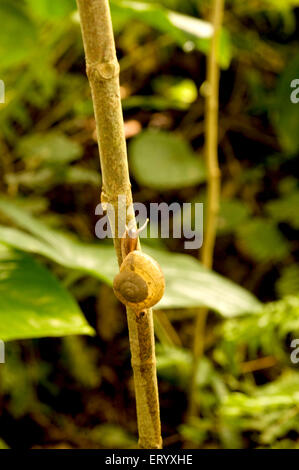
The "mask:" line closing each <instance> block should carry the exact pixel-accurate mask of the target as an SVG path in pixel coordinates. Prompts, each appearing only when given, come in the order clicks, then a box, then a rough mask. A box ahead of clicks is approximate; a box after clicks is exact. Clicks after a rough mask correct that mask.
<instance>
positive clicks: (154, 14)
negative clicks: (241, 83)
mask: <svg viewBox="0 0 299 470" xmlns="http://www.w3.org/2000/svg"><path fill="white" fill-rule="evenodd" d="M110 5H111V14H112V20H113V25H114V29H115V30H116V31H120V30H121V29H122V28H123V27H124V25H125V24H126V23H127V22H128V21H132V20H139V21H141V22H143V23H145V24H147V25H149V26H151V27H152V28H155V29H156V30H158V31H160V32H162V33H165V34H169V36H171V37H172V38H173V40H174V41H175V42H176V43H177V44H178V45H179V46H180V47H182V48H183V49H184V50H185V51H186V52H189V51H190V50H192V49H197V50H200V51H201V52H203V53H204V54H206V53H207V52H208V51H209V48H210V38H211V37H212V35H213V26H212V25H211V23H209V22H207V21H203V20H201V19H199V18H195V17H193V16H188V15H183V14H181V13H178V12H174V11H171V10H168V9H167V8H164V7H163V6H162V5H160V4H159V3H158V2H156V3H145V2H137V1H119V0H118V1H115V0H114V1H111V3H110ZM231 57H232V46H231V40H230V35H229V32H228V31H227V30H225V29H223V30H222V34H221V40H220V50H219V63H220V65H221V66H222V67H224V68H227V67H228V65H229V63H230V60H231Z"/></svg>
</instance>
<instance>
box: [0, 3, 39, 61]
mask: <svg viewBox="0 0 299 470" xmlns="http://www.w3.org/2000/svg"><path fill="white" fill-rule="evenodd" d="M0 18H1V28H0V56H1V67H2V68H4V67H10V66H14V65H16V64H17V63H19V62H21V61H22V60H23V59H26V57H28V51H29V50H30V48H31V47H33V46H34V45H35V41H36V29H35V25H34V24H33V23H32V21H31V20H30V18H29V17H28V16H27V14H26V12H25V10H24V9H23V8H22V5H21V4H20V2H16V1H12V0H2V1H1V3H0Z"/></svg>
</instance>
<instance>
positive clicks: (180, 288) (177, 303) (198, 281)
mask: <svg viewBox="0 0 299 470" xmlns="http://www.w3.org/2000/svg"><path fill="white" fill-rule="evenodd" d="M144 251H145V252H146V253H148V254H149V255H151V256H153V257H154V258H155V259H156V260H157V261H158V263H159V264H160V266H161V268H162V270H163V272H164V275H165V280H166V292H165V295H164V297H163V298H162V300H161V301H160V302H159V304H158V305H157V307H156V308H188V307H189V308H193V307H199V306H202V305H204V306H207V307H209V308H211V309H212V310H215V311H216V312H218V313H220V314H221V315H223V316H225V317H233V316H236V315H242V314H245V313H253V312H256V311H258V310H259V309H260V308H261V304H260V303H259V302H258V300H257V299H256V298H255V297H254V296H253V295H252V294H251V293H250V292H248V291H246V290H245V289H243V288H242V287H240V286H238V285H237V284H235V283H233V282H232V281H230V280H229V279H226V278H224V277H223V276H220V275H219V274H217V273H215V272H213V271H211V270H209V269H207V268H205V267H204V266H203V265H202V264H201V263H199V262H198V261H197V260H196V259H194V258H193V257H191V256H189V255H179V254H173V253H168V252H165V251H160V250H156V249H155V250H153V249H149V248H145V249H144Z"/></svg>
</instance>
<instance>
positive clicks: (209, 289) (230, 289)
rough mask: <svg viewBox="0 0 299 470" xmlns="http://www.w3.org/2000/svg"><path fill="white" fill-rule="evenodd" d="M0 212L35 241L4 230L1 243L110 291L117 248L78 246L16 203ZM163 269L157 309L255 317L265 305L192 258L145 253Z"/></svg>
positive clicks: (0, 207) (2, 205)
mask: <svg viewBox="0 0 299 470" xmlns="http://www.w3.org/2000/svg"><path fill="white" fill-rule="evenodd" d="M0 211H1V212H3V213H5V214H6V215H7V216H8V217H10V218H11V219H13V220H14V222H15V223H17V224H18V225H19V226H21V227H22V228H23V229H25V230H27V231H28V232H30V233H31V234H32V235H29V234H25V233H24V232H21V231H20V230H17V229H12V228H7V227H0V241H2V242H3V243H6V244H9V245H11V246H14V247H16V248H19V249H23V250H25V251H30V252H35V253H39V254H41V255H43V256H46V257H47V258H50V259H51V260H53V261H55V262H57V263H59V264H61V265H63V266H66V267H68V268H71V269H77V270H79V271H82V272H84V273H88V274H91V275H93V276H95V277H97V278H99V279H101V280H102V281H104V282H106V283H107V284H109V285H111V284H112V281H113V278H114V276H115V274H116V272H117V269H118V268H117V263H116V259H115V253H114V250H113V247H112V246H103V245H101V246H100V245H96V244H86V243H80V242H77V241H74V240H73V239H71V238H68V237H67V236H66V235H63V234H61V233H59V232H57V231H55V230H52V229H49V228H48V227H47V226H45V225H44V224H43V223H41V222H40V221H37V220H36V219H35V218H33V217H31V216H30V215H28V214H26V213H25V212H24V211H23V210H20V209H19V208H18V207H16V206H15V205H14V204H12V203H11V202H8V201H7V200H3V199H0ZM144 251H145V252H147V253H148V254H150V255H151V256H153V257H154V258H155V259H156V260H157V261H158V262H159V263H160V265H161V267H162V270H163V271H164V274H165V279H166V292H165V295H164V297H163V299H162V300H161V302H160V303H159V304H158V305H157V307H156V308H188V307H190V308H192V307H197V306H201V305H205V306H208V307H209V308H211V309H213V310H215V311H216V312H219V313H220V314H222V315H224V316H235V315H242V314H244V313H250V312H255V311H257V310H259V309H260V306H261V304H260V303H259V302H258V301H257V299H256V298H255V297H254V296H253V295H252V294H250V293H249V292H248V291H246V290H245V289H243V288H242V287H239V286H238V285H236V284H234V283H233V282H231V281H229V280H228V279H225V278H224V277H222V276H220V275H218V274H216V273H214V272H213V271H210V270H208V269H206V268H204V267H203V266H202V265H201V263H199V262H198V261H197V260H195V259H194V258H192V257H191V256H188V255H179V254H173V253H168V252H165V251H161V250H158V249H153V248H148V247H146V246H145V247H144Z"/></svg>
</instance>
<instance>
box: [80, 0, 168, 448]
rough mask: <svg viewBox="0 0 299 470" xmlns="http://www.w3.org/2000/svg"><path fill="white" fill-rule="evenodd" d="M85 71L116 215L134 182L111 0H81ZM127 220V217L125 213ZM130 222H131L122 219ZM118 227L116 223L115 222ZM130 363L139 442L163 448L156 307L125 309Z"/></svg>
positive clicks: (107, 195)
mask: <svg viewBox="0 0 299 470" xmlns="http://www.w3.org/2000/svg"><path fill="white" fill-rule="evenodd" d="M77 3H78V7H79V13H80V19H81V29H82V36H83V43H84V49H85V55H86V70H87V75H88V78H89V83H90V88H91V93H92V100H93V106H94V113H95V119H96V125H97V135H98V143H99V151H100V160H101V168H102V181H103V187H102V202H103V203H109V204H111V205H112V206H113V208H114V211H115V214H118V212H119V211H118V196H119V195H122V196H125V200H126V207H127V208H128V207H129V206H130V205H131V204H132V193H131V185H130V180H129V169H128V160H127V151H126V141H125V135H124V127H123V116H122V109H121V101H120V90H119V65H118V62H117V58H116V52H115V44H114V37H113V30H112V24H111V17H110V10H109V4H108V0H77ZM124 217H125V218H126V215H124ZM117 220H118V217H116V220H115V234H116V235H115V238H114V246H115V250H116V254H117V258H118V262H119V264H121V261H122V255H121V247H120V238H118V237H117V235H118V224H117ZM124 222H126V223H128V222H129V220H123V221H122V223H123V226H124ZM111 225H112V224H111ZM112 226H114V221H113V225H112ZM127 319H128V328H129V338H130V348H131V356H132V367H133V371H134V382H135V394H136V405H137V421H138V432H139V446H140V447H141V448H148V449H159V448H161V446H162V439H161V426H160V411H159V397H158V386H157V375H156V357H155V342H154V330H153V315H152V310H146V311H145V312H144V315H143V316H140V317H137V316H136V314H135V313H134V312H132V311H131V310H130V309H127Z"/></svg>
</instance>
